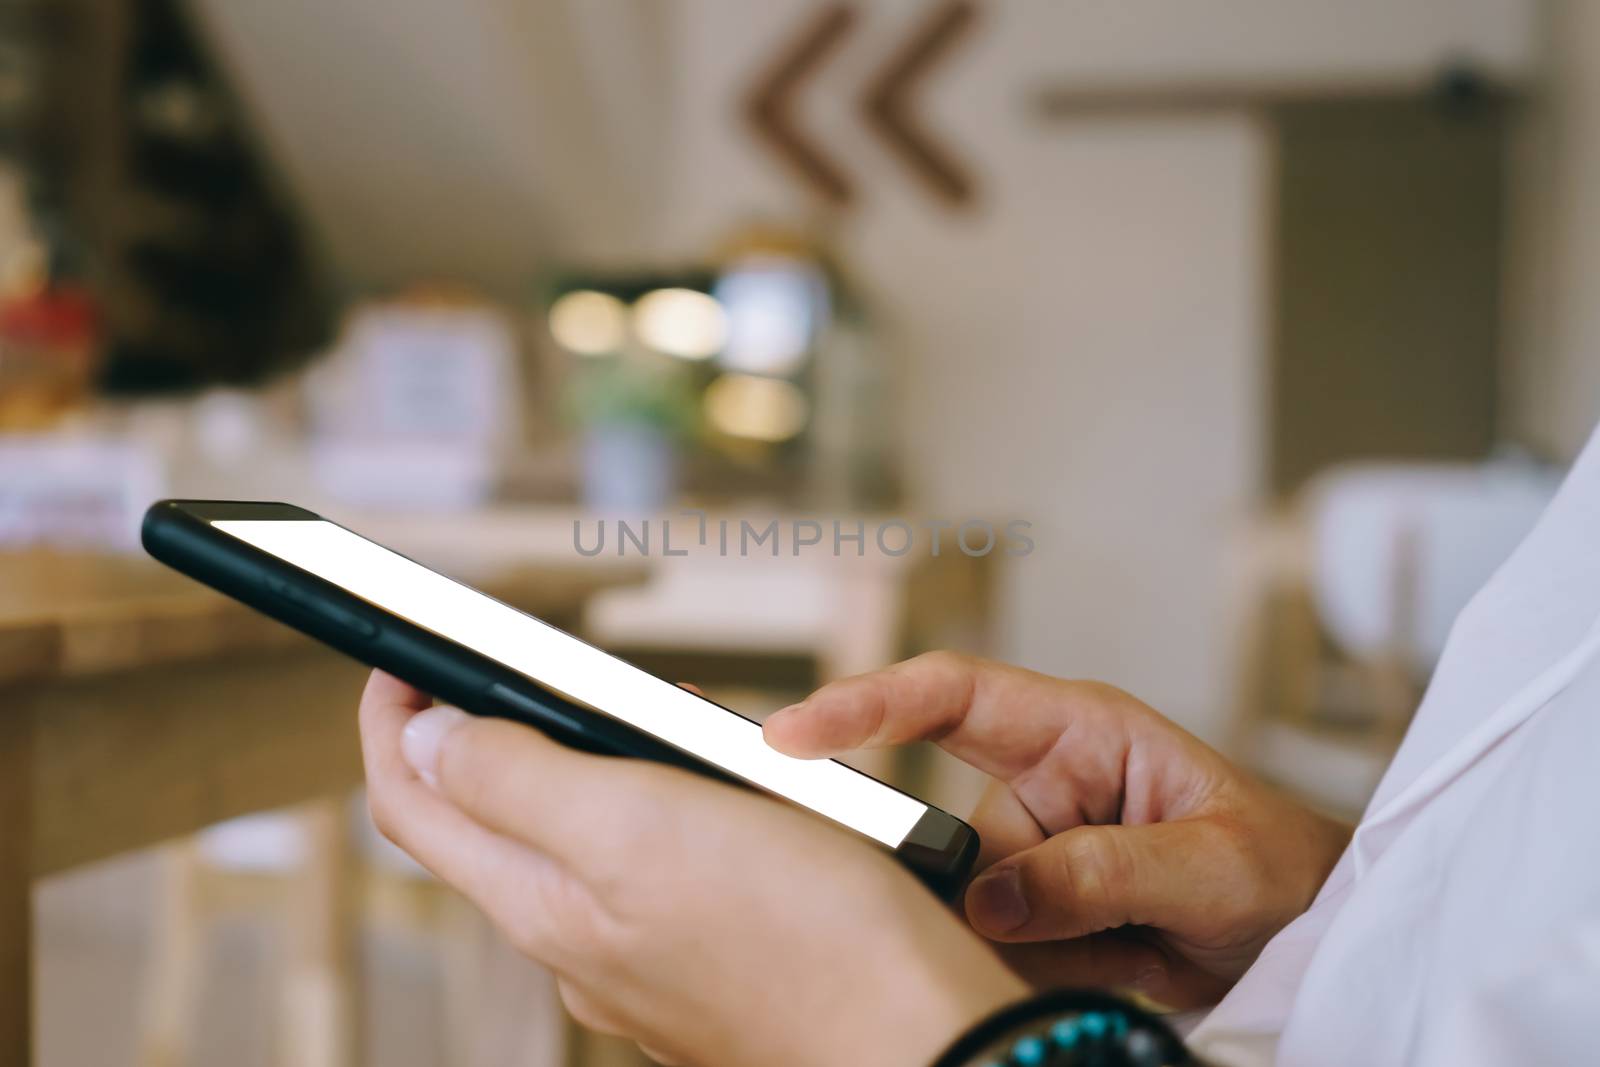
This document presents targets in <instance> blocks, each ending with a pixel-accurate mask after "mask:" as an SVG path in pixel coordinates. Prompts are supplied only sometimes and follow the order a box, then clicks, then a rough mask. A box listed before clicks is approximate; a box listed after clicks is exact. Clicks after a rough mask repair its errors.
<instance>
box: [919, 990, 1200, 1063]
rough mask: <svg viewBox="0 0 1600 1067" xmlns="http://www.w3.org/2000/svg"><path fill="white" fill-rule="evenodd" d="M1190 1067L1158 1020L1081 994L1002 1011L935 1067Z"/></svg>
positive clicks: (1063, 993) (1064, 993) (1065, 993)
mask: <svg viewBox="0 0 1600 1067" xmlns="http://www.w3.org/2000/svg"><path fill="white" fill-rule="evenodd" d="M1091 1064H1092V1065H1093V1067H1193V1065H1194V1064H1195V1060H1194V1058H1193V1057H1192V1056H1190V1055H1189V1053H1188V1051H1187V1050H1185V1049H1184V1047H1183V1042H1181V1041H1179V1040H1178V1038H1177V1036H1176V1035H1175V1034H1173V1032H1172V1030H1171V1029H1170V1028H1168V1027H1167V1025H1166V1024H1165V1023H1163V1022H1162V1021H1161V1020H1160V1019H1159V1018H1157V1017H1156V1016H1154V1015H1151V1014H1150V1013H1148V1012H1145V1011H1141V1010H1140V1009H1138V1008H1136V1007H1134V1006H1133V1005H1131V1004H1129V1003H1127V1002H1126V1001H1123V1000H1119V999H1118V998H1116V997H1113V996H1108V995H1106V994H1104V993H1095V992H1088V991H1084V990H1060V991H1055V992H1050V993H1046V994H1043V995H1042V996H1038V997H1035V998H1033V999H1032V1000H1026V1001H1023V1002H1022V1003H1020V1004H1013V1005H1011V1006H1010V1007H1008V1008H1003V1009H1001V1010H1000V1011H998V1012H996V1013H995V1014H993V1015H991V1016H989V1017H988V1018H986V1019H984V1020H982V1021H981V1022H979V1023H978V1024H977V1025H975V1026H974V1027H972V1029H970V1030H968V1031H967V1032H966V1033H965V1034H963V1035H962V1036H961V1037H960V1038H958V1039H957V1040H956V1042H955V1044H953V1045H951V1046H950V1047H949V1048H948V1049H947V1050H945V1053H944V1055H942V1056H940V1057H939V1058H938V1059H937V1060H936V1061H934V1064H933V1067H1087V1065H1091Z"/></svg>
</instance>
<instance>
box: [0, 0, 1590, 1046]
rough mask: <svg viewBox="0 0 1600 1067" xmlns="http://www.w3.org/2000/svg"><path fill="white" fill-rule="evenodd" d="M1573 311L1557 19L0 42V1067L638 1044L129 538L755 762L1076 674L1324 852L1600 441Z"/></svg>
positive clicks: (1578, 53) (976, 784)
mask: <svg viewBox="0 0 1600 1067" xmlns="http://www.w3.org/2000/svg"><path fill="white" fill-rule="evenodd" d="M1597 273H1600V6H1597V5H1595V4H1592V3H1589V2H1587V0H1341V2H1339V3H1327V2H1320V0H1186V2H1184V3H1167V2H1163V0H1118V2H1115V3H1111V2H1104V0H1049V2H1046V0H988V2H981V0H883V2H877V3H863V2H859V0H855V2H851V0H839V2H835V0H772V2H766V3H760V4H754V3H746V2H741V0H455V2H452V3H448V4H443V3H428V2H423V0H341V2H339V3H325V2H317V3H313V2H311V0H275V2H274V3H259V2H253V0H6V2H5V3H4V4H3V5H0V691H3V693H4V700H3V701H0V825H3V829H0V1045H3V1048H0V1061H3V1062H5V1063H14V1062H15V1063H22V1062H27V1060H26V1059H25V1057H31V1060H32V1062H33V1063H36V1064H39V1065H41V1067H80V1065H94V1067H107V1065H129V1067H188V1065H194V1067H200V1065H210V1064H228V1065H230V1067H257V1065H259V1067H266V1065H269V1064H279V1063H283V1064H296V1065H311V1067H344V1065H359V1064H380V1063H381V1064H383V1065H385V1067H408V1065H412V1064H417V1065H423V1064H435V1063H452V1064H462V1065H467V1067H490V1065H511V1064H519V1065H524V1064H551V1065H554V1064H557V1063H560V1064H573V1065H585V1067H587V1065H598V1064H625V1063H635V1062H642V1061H640V1060H638V1055H639V1054H638V1053H637V1051H636V1050H634V1049H633V1048H632V1047H631V1046H626V1047H625V1046H623V1045H620V1044H617V1043H615V1042H612V1041H609V1040H607V1039H603V1038H601V1037H599V1036H597V1035H593V1034H588V1033H585V1032H584V1031H583V1030H582V1029H581V1028H580V1027H578V1026H576V1025H575V1024H573V1023H571V1022H569V1021H567V1020H566V1019H565V1018H564V1017H563V1015H562V1012H561V1009H560V1005H559V1002H558V1000H557V999H556V997H555V995H554V993H553V991H552V986H551V980H550V979H549V977H548V976H547V975H546V974H544V973H542V972H541V971H540V970H539V969H538V968H537V967H535V966H534V965H532V964H531V963H528V962H527V961H525V960H523V959H522V958H521V957H518V956H517V955H516V954H515V953H514V952H512V951H511V950H510V949H509V948H507V947H506V946H505V945H503V944H502V943H501V942H500V941H499V940H498V939H497V937H496V936H495V935H494V934H493V932H492V931H491V930H490V928H489V927H488V926H487V924H486V923H485V922H484V921H483V920H482V919H481V918H480V917H479V916H478V915H477V914H476V913H475V912H474V911H473V910H472V909H471V908H470V907H468V906H467V905H466V904H465V903H464V902H463V901H462V900H460V899H459V898H457V897H456V896H454V894H452V893H451V892H450V891H448V890H446V889H445V888H444V887H442V886H440V885H439V884H437V883H435V882H433V881H432V880H431V879H430V877H429V876H428V875H427V874H426V873H425V872H424V871H422V870H421V868H419V867H417V866H415V865H414V864H412V863H411V862H410V861H409V860H408V859H407V858H405V857H404V856H403V855H401V854H400V853H399V852H398V851H397V850H395V849H394V848H393V847H392V846H390V845H388V844H387V843H386V842H384V841H383V840H382V839H381V837H380V836H379V835H378V834H377V833H376V832H375V831H374V830H373V829H372V828H371V826H370V823H369V821H368V818H367V814H366V810H365V806H364V804H363V802H362V798H361V794H360V785H361V782H360V777H361V776H360V761H359V755H358V751H357V744H356V736H355V723H354V711H355V704H356V699H357V696H358V694H359V691H360V687H361V685H362V681H363V677H364V671H363V669H362V668H361V667H360V666H359V665H358V664H355V663H354V662H352V661H349V660H346V659H343V658H341V657H340V656H339V655H337V654H336V653H334V652H332V651H330V650H327V649H324V648H322V647H321V646H318V645H316V644H314V643H313V642H311V641H310V640H309V639H306V638H303V637H300V636H297V635H295V634H293V633H291V632H290V631H289V630H287V629H286V628H284V627H282V626H279V625H278V624H276V623H274V622H271V621H269V620H267V619H265V618H262V617H258V616H256V615H254V614H252V613H251V612H250V611H249V610H247V609H245V608H243V607H241V606H238V605H235V604H231V603H229V602H226V601H224V600H223V599H222V598H221V597H219V596H217V595H214V594H212V593H210V592H209V591H207V590H205V589H202V588H201V587H200V586H198V585H195V584H194V583H191V582H189V581H187V580H185V579H183V578H180V577H179V576H177V575H175V574H173V573H171V572H169V571H166V570H164V569H163V568H161V567H160V566H158V565H157V564H155V563H154V562H153V561H151V560H149V559H148V558H147V557H145V556H144V554H143V553H142V551H141V550H140V547H139V542H138V523H139V519H140V517H141V515H142V513H143V510H144V509H145V508H146V507H147V506H148V505H149V504H150V503H151V502H152V501H154V500H156V499H159V498H162V497H229V498H242V499H260V500H286V501H291V502H293V503H296V504H300V505H303V506H306V507H309V508H312V509H314V510H316V511H319V512H321V513H323V514H325V515H327V516H329V517H331V518H334V519H336V520H338V521H341V522H343V523H345V524H346V525H349V526H351V527H353V528H355V529H357V530H359V531H361V532H363V533H365V534H367V535H369V536H371V537H373V538H374V539H376V540H379V541H382V542H384V543H386V544H389V545H391V546H393V547H395V548H397V549H399V550H401V551H404V552H406V553H407V554H409V555H411V556H413V557H415V558H417V559H419V560H421V561H423V562H425V563H427V564H429V565H430V566H435V567H438V568H439V569H442V570H444V571H446V572H447V573H450V574H453V575H456V576H459V577H462V578H464V579H466V580H469V581H472V582H473V583H475V584H479V585H481V586H482V587H483V588H485V589H487V590H489V591H491V592H493V593H495V594H496V595H498V596H500V597H502V598H503V599H506V600H508V601H510V602H511V603H513V604H515V605H516V606H518V607H521V608H523V609H524V610H527V611H529V612H532V613H534V614H536V615H539V616H541V617H543V618H547V619H549V620H551V621H553V622H556V623H558V624H559V625H562V626H565V627H568V628H571V629H573V630H574V631H575V632H577V633H579V634H581V635H583V636H584V637H585V638H587V639H588V640H590V641H593V642H595V643H596V644H599V645H601V646H602V647H605V648H607V649H609V650H612V651H615V652H616V653H617V654H619V655H621V656H623V657H624V658H627V659H630V660H632V661H634V662H636V663H638V664H640V665H641V666H645V667H646V668H648V669H650V670H652V671H654V672H657V673H660V674H662V675H663V676H665V677H668V678H671V679H674V680H679V679H682V680H690V681H694V682H697V683H699V684H700V685H702V686H703V687H704V688H705V689H706V690H707V691H708V693H710V694H711V695H712V696H714V697H715V698H716V699H718V700H719V701H721V702H723V703H726V704H728V705H729V706H731V707H734V708H737V709H739V710H741V711H743V712H745V713H747V714H750V715H752V716H757V717H759V716H760V715H761V714H763V713H764V712H766V711H768V710H771V709H774V708H777V707H780V706H782V705H783V704H786V703H788V702H790V701H791V700H793V699H795V698H796V697H797V695H799V694H803V693H804V692H806V691H808V690H809V689H810V688H812V687H814V686H816V685H818V684H820V683H821V682H824V681H827V680H829V679H832V678H836V677H840V676H843V675H848V674H852V673H856V672H860V671H865V670H869V669H872V668H875V667H879V666H883V665H886V664H888V663H890V662H893V661H895V660H897V659H900V658H903V657H905V656H908V655H912V654H915V653H917V652H919V651H924V650H928V649H934V648H955V649H960V650H965V651H968V652H971V653H976V654H981V655H987V656H992V657H996V658H1000V659H1003V660H1007V661H1011V662H1015V663H1018V664H1022V665H1024V666H1027V667H1031V668H1034V669H1037V670H1040V671H1045V672H1048V673H1051V674H1057V675H1063V676H1070V677H1092V678H1098V679H1102V680H1105V681H1108V682H1111V683H1113V684H1115V685H1118V686H1120V687H1122V688H1124V689H1127V690H1129V691H1131V692H1133V693H1135V694H1136V695H1138V696H1140V697H1141V698H1142V699H1144V700H1145V701H1147V702H1149V703H1150V704H1152V705H1153V706H1155V707H1156V708H1158V709H1160V710H1161V711H1163V712H1164V713H1166V714H1167V715H1168V716H1170V717H1172V718H1173V719H1175V720H1176V721H1177V722H1179V723H1180V724H1182V725H1183V726H1185V727H1186V728H1187V729H1189V730H1191V731H1192V732H1194V733H1195V734H1197V735H1199V736H1200V737H1202V738H1204V739H1205V740H1207V741H1209V742H1211V743H1213V744H1215V745H1217V746H1219V747H1221V748H1223V749H1224V750H1225V751H1226V752H1228V753H1229V754H1230V755H1231V756H1232V757H1233V758H1235V759H1237V760H1239V761H1241V762H1243V763H1245V764H1247V765H1249V766H1251V767H1253V768H1255V769H1256V770H1257V771H1259V772H1260V773H1261V774H1263V775H1265V776H1267V777H1269V778H1271V779H1272V780H1274V781H1276V782H1278V783H1280V784H1281V785H1283V786H1284V787H1286V788H1288V789H1291V790H1294V791H1296V792H1298V793H1300V794H1302V795H1304V796H1305V797H1307V798H1309V799H1310V800H1312V801H1313V802H1314V803H1316V804H1318V805H1320V806H1322V807H1324V808H1326V809H1328V810H1330V811H1336V812H1340V813H1342V814H1346V815H1353V814H1355V813H1358V812H1359V811H1360V810H1361V808H1362V806H1363V804H1364V802H1365V800H1366V798H1367V795H1368V793H1369V792H1370V790H1371V789H1372V788H1373V786H1374V785H1375V782H1376V777H1377V775H1378V773H1379V772H1380V771H1381V769H1382V768H1383V766H1384V765H1385V763H1386V761H1387V759H1388V757H1389V756H1390V755H1391V754H1392V752H1393V749H1394V746H1395V744H1396V743H1397V740H1398V738H1399V737H1400V735H1401V734H1402V733H1403V731H1404V730H1405V727H1406V724H1407V720H1408V717H1409V715H1410V714H1411V711H1412V709H1413V708H1414V707H1415V704H1416V701H1417V699H1418V695H1419V693H1420V691H1421V687H1422V686H1423V685H1424V684H1425V683H1426V680H1427V678H1428V675H1429V672H1430V670H1431V668H1432V665H1433V661H1434V658H1435V657H1436V656H1437V655H1438V653H1439V650H1440V647H1441V644H1442V642H1443V640H1444V636H1445V634H1446V632H1447V631H1448V628H1449V626H1450V622H1451V620H1452V618H1453V616H1454V614H1455V612H1456V611H1457V610H1459V609H1460V607H1461V606H1462V605H1463V604H1464V603H1465V601H1466V600H1467V599H1468V598H1469V597H1470V595H1471V594H1472V592H1473V591H1474V589H1475V588H1476V587H1477V586H1478V585H1479V584H1480V583H1481V582H1482V581H1483V580H1484V579H1485V578H1486V577H1487V576H1488V574H1489V573H1490V572H1491V571H1492V570H1493V569H1494V567H1495V566H1496V565H1497V563H1498V562H1499V560H1500V559H1502V558H1503V557H1504V556H1505V555H1506V554H1507V553H1508V552H1509V550H1510V549H1511V547H1512V546H1513V545H1514V544H1515V543H1516V542H1517V540H1518V539H1519V538H1520V537H1521V536H1522V535H1523V533H1525V532H1526V531H1527V529H1528V528H1529V527H1530V526H1531V524H1532V523H1533V521H1534V519H1535V517H1536V516H1537V514H1538V512H1539V511H1540V509H1541V507H1542V506H1543V504H1544V503H1545V501H1546V500H1547V499H1548V498H1549V496H1550V495H1551V494H1552V492H1553V491H1554V487H1555V485H1556V484H1557V482H1558V481H1559V479H1560V477H1561V474H1562V471H1563V469H1564V467H1565V465H1566V464H1567V463H1569V462H1570V461H1571V459H1572V458H1573V456H1574V454H1575V452H1576V450H1577V449H1578V447H1579V446H1580V445H1581V443H1582V442H1583V441H1584V440H1585V438H1586V437H1587V434H1588V431H1589V429H1590V427H1591V425H1592V424H1593V422H1594V421H1595V419H1596V418H1597V417H1600V311H1597V309H1600V302H1597V301H1595V300H1594V299H1593V297H1592V294H1591V295H1589V296H1586V295H1585V293H1586V292H1588V290H1587V289H1586V288H1585V287H1586V286H1587V285H1590V284H1592V282H1593V278H1594V277H1595V276H1596V274H1597ZM669 524H670V534H669V533H668V526H669ZM625 531H626V532H625ZM772 531H776V532H775V534H774V533H773V532H772ZM669 536H670V538H671V548H670V551H668V550H667V549H668V544H667V541H666V539H667V538H668V537H669ZM936 546H937V547H936ZM867 765H868V766H869V767H870V769H872V770H873V771H874V772H876V773H880V774H883V775H887V776H890V777H891V778H892V779H893V780H895V781H897V782H899V783H901V784H903V785H905V786H906V787H907V788H911V789H913V790H916V791H918V792H920V793H923V794H924V795H926V796H928V797H929V798H930V799H932V800H934V801H935V802H937V803H940V804H942V805H944V806H946V807H948V808H950V809H951V810H953V811H956V812H957V813H961V812H963V811H965V810H968V809H970V806H971V804H972V803H973V801H974V799H975V798H976V796H977V793H978V791H979V789H980V788H981V784H982V783H981V782H980V781H978V780H976V779H975V777H974V772H971V771H970V770H967V769H965V768H962V767H960V766H958V765H956V764H954V763H953V762H952V761H949V760H947V759H946V758H944V757H943V756H942V754H940V753H937V752H932V751H922V750H920V749H919V750H911V751H907V752H901V753H895V754H892V755H875V756H873V757H872V758H871V759H870V760H868V761H867Z"/></svg>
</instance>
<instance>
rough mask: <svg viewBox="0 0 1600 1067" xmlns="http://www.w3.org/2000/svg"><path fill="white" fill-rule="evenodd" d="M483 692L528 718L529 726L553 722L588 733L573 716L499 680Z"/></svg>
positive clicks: (584, 733) (582, 733)
mask: <svg viewBox="0 0 1600 1067" xmlns="http://www.w3.org/2000/svg"><path fill="white" fill-rule="evenodd" d="M484 692H485V694H486V695H487V696H488V697H489V699H490V700H492V701H494V702H495V703H496V704H499V705H500V706H501V707H502V708H505V709H506V710H507V711H512V712H515V713H517V715H518V717H519V718H523V719H526V720H530V722H529V725H531V726H535V727H538V726H540V725H542V724H545V723H555V724H558V725H561V726H564V727H566V728H567V729H568V730H571V731H572V732H573V733H575V734H577V735H578V736H579V737H584V736H587V735H588V733H589V731H588V730H586V729H585V728H584V725H583V723H581V722H579V721H578V720H577V719H576V718H574V717H573V716H571V715H568V714H567V713H565V712H563V711H558V710H557V709H555V708H552V707H549V706H547V705H545V704H541V703H540V702H539V701H537V700H535V699H533V698H532V697H530V696H527V695H526V694H523V693H519V692H517V691H516V690H515V689H512V688H510V687H508V686H504V685H501V684H500V683H499V682H495V683H494V684H493V685H491V686H490V687H489V688H488V689H486V690H485V691H484Z"/></svg>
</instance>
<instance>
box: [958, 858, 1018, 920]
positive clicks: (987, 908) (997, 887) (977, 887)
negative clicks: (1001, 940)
mask: <svg viewBox="0 0 1600 1067" xmlns="http://www.w3.org/2000/svg"><path fill="white" fill-rule="evenodd" d="M967 908H968V911H969V912H970V913H971V915H972V921H973V922H974V923H975V924H976V925H977V926H978V927H979V928H980V929H982V930H985V931H987V932H989V933H993V934H1008V933H1010V932H1011V931H1013V930H1015V929H1016V928H1017V927H1019V926H1021V925H1022V924H1023V923H1025V922H1027V921H1028V901H1027V898H1025V897H1024V896H1023V895H1022V875H1021V873H1020V872H1018V870H1017V869H1016V868H1015V867H999V868H996V869H993V870H990V871H986V872H984V873H983V874H981V875H979V876H978V879H977V880H976V881H974V882H973V883H972V887H971V888H970V889H968V890H967Z"/></svg>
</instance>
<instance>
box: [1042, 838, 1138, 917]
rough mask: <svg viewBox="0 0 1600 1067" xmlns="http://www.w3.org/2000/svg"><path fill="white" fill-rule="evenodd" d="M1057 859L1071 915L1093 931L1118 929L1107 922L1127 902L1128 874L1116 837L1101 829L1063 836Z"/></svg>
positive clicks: (1124, 850)
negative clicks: (1109, 927) (1067, 894)
mask: <svg viewBox="0 0 1600 1067" xmlns="http://www.w3.org/2000/svg"><path fill="white" fill-rule="evenodd" d="M1060 859H1061V868H1062V869H1061V871H1060V875H1061V878H1062V880H1063V882H1064V884H1065V886H1066V887H1067V889H1068V893H1069V897H1068V899H1069V900H1070V902H1071V905H1072V911H1073V913H1074V914H1075V915H1077V916H1080V917H1082V918H1083V919H1084V920H1085V921H1086V923H1088V924H1089V925H1091V926H1093V927H1095V928H1104V927H1106V926H1112V925H1119V924H1118V923H1114V922H1111V921H1109V920H1110V918H1111V917H1112V916H1114V915H1115V914H1116V909H1117V906H1118V904H1119V902H1120V901H1122V900H1124V899H1126V898H1127V891H1128V881H1129V878H1130V877H1131V871H1132V862H1131V859H1130V857H1129V855H1128V850H1127V848H1126V847H1124V845H1123V843H1122V839H1121V837H1120V835H1118V834H1117V833H1116V832H1115V831H1114V830H1111V829H1108V828H1104V827H1098V826H1089V827H1082V828H1080V829H1079V830H1078V831H1076V832H1073V833H1071V834H1069V835H1067V840H1066V841H1065V842H1064V843H1063V847H1062V849H1061V853H1060Z"/></svg>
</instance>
